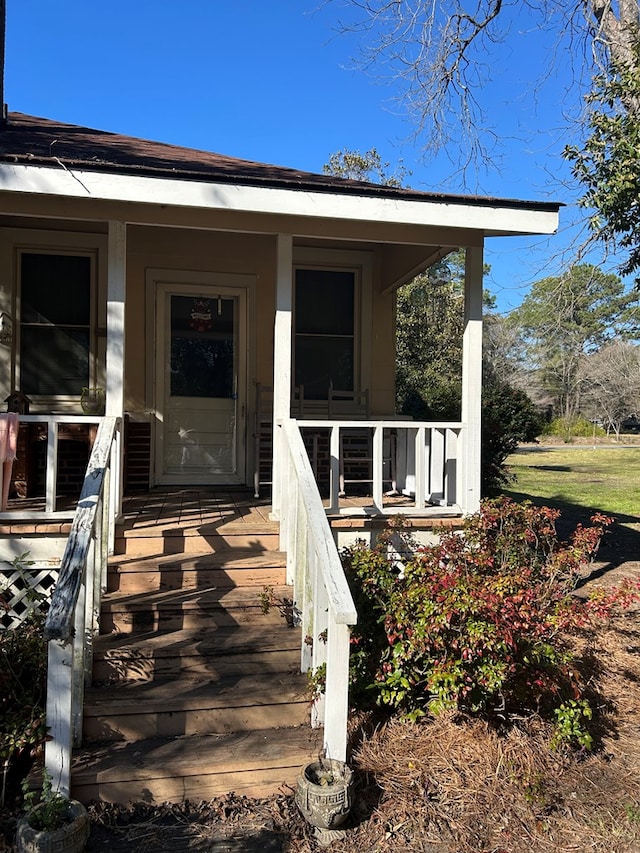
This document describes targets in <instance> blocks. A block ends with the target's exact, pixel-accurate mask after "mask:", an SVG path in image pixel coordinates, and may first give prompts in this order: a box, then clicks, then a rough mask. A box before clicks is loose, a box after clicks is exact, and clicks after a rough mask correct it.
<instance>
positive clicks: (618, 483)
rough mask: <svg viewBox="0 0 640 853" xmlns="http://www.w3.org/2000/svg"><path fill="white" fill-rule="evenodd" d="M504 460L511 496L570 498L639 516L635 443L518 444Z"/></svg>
mask: <svg viewBox="0 0 640 853" xmlns="http://www.w3.org/2000/svg"><path fill="white" fill-rule="evenodd" d="M507 464H508V466H509V469H510V471H511V472H512V473H513V474H515V475H516V478H517V479H516V482H515V483H514V484H513V487H512V488H511V489H508V490H505V494H508V495H510V496H511V497H513V498H514V499H515V500H525V499H530V500H534V501H535V502H536V503H540V502H541V501H542V502H545V503H550V504H552V505H554V506H560V507H562V505H567V504H571V505H573V506H574V507H582V508H584V509H588V510H592V509H598V510H601V511H602V512H606V513H610V514H612V515H615V516H616V517H617V518H618V520H619V521H627V522H634V521H640V447H611V446H610V445H602V446H600V447H597V448H596V449H595V450H594V449H593V448H592V447H575V446H572V447H544V446H540V447H534V448H529V447H527V448H521V449H520V450H518V451H517V452H516V453H514V454H513V455H511V456H510V457H509V458H508V460H507Z"/></svg>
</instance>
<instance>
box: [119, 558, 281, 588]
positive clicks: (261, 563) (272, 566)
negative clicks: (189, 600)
mask: <svg viewBox="0 0 640 853" xmlns="http://www.w3.org/2000/svg"><path fill="white" fill-rule="evenodd" d="M285 569H286V555H285V554H284V553H283V552H282V551H261V550H260V551H259V550H248V549H232V550H228V551H226V552H223V553H212V552H209V553H204V554H202V553H200V554H165V555H164V556H148V557H139V556H136V557H133V556H131V557H127V558H125V559H123V558H122V557H113V558H112V559H111V560H110V562H109V568H108V573H107V589H108V591H109V592H116V591H119V592H122V593H129V594H134V593H141V592H151V591H153V590H167V589H198V588H201V587H212V586H216V587H218V588H221V589H225V588H229V587H234V586H280V585H282V584H284V582H285V575H286V571H285Z"/></svg>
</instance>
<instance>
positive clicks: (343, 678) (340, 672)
mask: <svg viewBox="0 0 640 853" xmlns="http://www.w3.org/2000/svg"><path fill="white" fill-rule="evenodd" d="M350 638H351V634H350V631H349V626H348V625H341V624H340V623H338V622H336V621H335V620H334V619H329V633H328V636H327V683H326V687H325V703H326V707H327V708H330V709H331V713H330V714H326V713H325V720H324V739H325V743H327V744H342V743H343V741H344V732H346V730H347V721H348V717H349V650H350ZM334 748H335V747H334ZM328 758H335V759H337V760H338V761H346V760H347V755H346V742H345V749H344V751H343V752H339V753H337V754H333V753H330V754H329V755H328Z"/></svg>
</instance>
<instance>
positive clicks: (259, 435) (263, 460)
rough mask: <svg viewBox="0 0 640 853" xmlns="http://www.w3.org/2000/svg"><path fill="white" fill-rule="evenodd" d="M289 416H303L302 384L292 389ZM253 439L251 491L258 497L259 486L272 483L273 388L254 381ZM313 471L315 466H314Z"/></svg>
mask: <svg viewBox="0 0 640 853" xmlns="http://www.w3.org/2000/svg"><path fill="white" fill-rule="evenodd" d="M291 416H292V417H300V418H301V417H303V416H304V386H303V385H299V386H297V387H296V388H294V389H293V398H292V400H291ZM253 441H254V463H253V464H254V469H253V492H254V497H256V498H259V497H260V486H271V485H272V484H273V473H272V460H273V388H272V387H271V386H269V385H263V384H262V383H261V382H256V409H255V427H254V431H253ZM314 471H315V468H314Z"/></svg>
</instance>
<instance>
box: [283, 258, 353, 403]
mask: <svg viewBox="0 0 640 853" xmlns="http://www.w3.org/2000/svg"><path fill="white" fill-rule="evenodd" d="M354 318H355V275H354V273H352V272H346V271H338V270H307V269H299V270H296V278H295V384H296V385H304V396H305V399H308V400H326V399H327V396H328V391H329V383H333V386H334V387H335V388H339V389H341V390H344V391H352V390H353V388H354V340H355V335H354Z"/></svg>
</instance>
